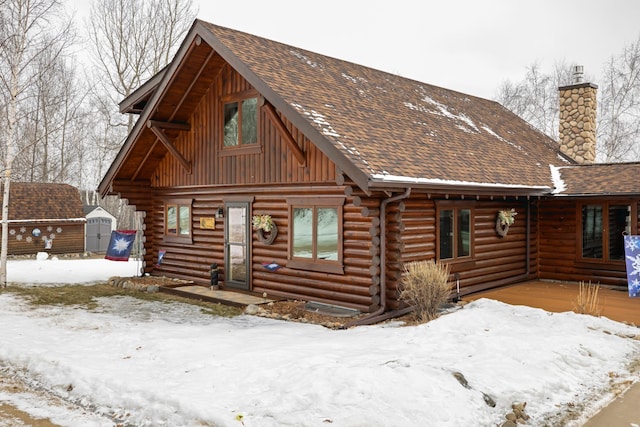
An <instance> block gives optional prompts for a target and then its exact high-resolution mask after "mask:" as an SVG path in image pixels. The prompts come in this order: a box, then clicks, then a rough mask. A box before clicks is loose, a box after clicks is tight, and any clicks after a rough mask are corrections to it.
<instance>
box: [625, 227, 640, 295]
mask: <svg viewBox="0 0 640 427" xmlns="http://www.w3.org/2000/svg"><path fill="white" fill-rule="evenodd" d="M624 255H625V256H624V259H625V262H626V264H627V282H628V284H629V296H630V297H640V236H624Z"/></svg>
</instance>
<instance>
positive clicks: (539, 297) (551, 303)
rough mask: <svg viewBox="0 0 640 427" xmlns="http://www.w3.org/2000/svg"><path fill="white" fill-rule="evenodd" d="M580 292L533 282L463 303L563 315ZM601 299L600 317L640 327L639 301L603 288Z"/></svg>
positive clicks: (475, 296) (566, 286) (472, 297)
mask: <svg viewBox="0 0 640 427" xmlns="http://www.w3.org/2000/svg"><path fill="white" fill-rule="evenodd" d="M578 288H579V285H578V283H568V282H544V281H530V282H524V283H520V284H517V285H512V286H505V287H502V288H498V289H492V290H489V291H483V292H478V293H475V294H472V295H466V296H464V297H463V298H462V299H463V300H465V301H474V300H477V299H480V298H490V299H494V300H498V301H502V302H504V303H507V304H512V305H526V306H529V307H536V308H542V309H544V310H547V311H552V312H558V313H561V312H564V311H574V307H575V303H576V299H577V297H578ZM598 299H599V303H600V304H599V308H600V315H601V316H603V317H607V318H609V319H611V320H616V321H618V322H625V323H628V324H633V325H635V326H640V298H630V297H629V294H628V293H627V292H625V291H621V290H614V289H609V288H607V287H604V286H600V289H599V291H598Z"/></svg>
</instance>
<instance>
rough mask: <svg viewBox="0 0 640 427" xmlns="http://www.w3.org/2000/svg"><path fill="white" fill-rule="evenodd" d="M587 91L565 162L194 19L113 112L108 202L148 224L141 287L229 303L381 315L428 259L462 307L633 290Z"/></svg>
mask: <svg viewBox="0 0 640 427" xmlns="http://www.w3.org/2000/svg"><path fill="white" fill-rule="evenodd" d="M595 89H596V87H595V86H594V85H591V84H588V83H577V84H575V85H572V86H569V87H567V88H563V92H562V93H563V94H564V93H566V95H562V96H563V97H566V98H563V99H566V101H563V103H564V104H565V106H566V108H568V109H572V108H574V107H575V108H574V109H575V110H576V112H575V113H574V112H573V111H571V112H569V113H567V114H568V115H567V118H566V119H565V120H564V121H563V124H561V127H562V128H563V129H565V128H566V129H568V130H567V135H569V133H568V132H574V134H573V135H574V136H567V140H566V141H564V139H563V141H564V142H563V148H562V149H561V147H560V145H559V144H558V142H556V141H553V140H551V139H550V138H548V137H547V136H545V135H544V134H542V133H540V132H538V131H536V130H535V129H533V127H531V126H530V125H529V124H528V123H526V122H525V121H523V120H521V119H520V118H519V117H517V116H516V115H515V114H513V113H511V112H510V111H508V110H506V109H505V108H503V107H502V106H501V105H499V104H498V103H496V102H493V101H489V100H485V99H481V98H477V97H473V96H470V95H465V94H463V93H459V92H455V91H453V90H448V89H443V88H440V87H435V86H431V85H428V84H425V83H421V82H417V81H414V80H410V79H406V78H403V77H400V76H397V75H393V74H388V73H384V72H381V71H377V70H374V69H371V68H367V67H364V66H361V65H356V64H353V63H349V62H346V61H342V60H338V59H334V58H330V57H327V56H323V55H319V54H316V53H313V52H309V51H305V50H303V49H299V48H296V47H292V46H288V45H285V44H281V43H277V42H274V41H270V40H267V39H264V38H261V37H257V36H253V35H250V34H246V33H242V32H238V31H234V30H231V29H227V28H222V27H219V26H216V25H213V24H209V23H207V22H203V21H199V20H197V21H195V23H194V24H193V26H192V28H191V30H190V32H189V33H188V35H187V37H186V38H185V40H184V42H183V44H182V46H181V47H180V49H179V51H178V52H177V54H176V56H175V58H174V60H173V62H171V64H169V66H168V67H166V68H165V69H164V70H163V71H162V72H161V73H160V74H158V75H157V76H155V77H153V78H152V79H151V80H150V81H149V82H148V83H146V84H145V85H144V86H142V87H141V88H140V89H139V90H137V91H136V92H134V93H133V94H132V95H131V96H129V97H128V98H127V99H125V100H124V101H123V102H122V103H121V104H120V109H121V111H122V112H123V113H131V114H139V115H140V117H139V119H138V121H137V123H136V125H135V127H134V128H133V130H132V132H131V134H130V135H129V136H128V138H127V140H126V141H125V144H124V145H123V147H122V149H121V151H120V152H119V154H118V156H117V157H116V159H115V160H114V162H113V164H112V165H111V167H110V169H109V170H108V172H107V173H106V175H105V177H104V179H103V181H102V182H101V184H100V187H99V191H100V193H101V195H102V196H105V195H107V194H119V195H120V196H121V197H123V198H126V199H128V201H129V203H130V204H132V205H135V206H136V208H137V210H138V211H142V212H143V213H144V215H145V220H144V221H145V224H144V225H145V227H144V228H145V230H144V241H145V251H146V253H145V255H144V262H145V266H144V269H145V271H146V272H148V273H150V274H152V275H166V276H171V277H176V278H184V279H190V280H193V281H195V283H197V284H201V285H204V286H208V285H209V284H210V277H211V274H212V271H214V270H215V272H216V274H218V276H219V279H220V285H221V286H222V288H223V289H226V290H237V291H242V292H254V293H258V294H263V293H266V294H268V295H270V296H274V297H285V298H296V299H302V300H307V301H315V302H321V303H326V304H332V305H337V306H341V307H348V308H353V309H357V310H360V311H363V312H372V313H374V314H381V313H383V312H385V311H390V310H394V309H398V308H401V306H402V304H401V302H400V301H398V288H399V285H400V281H401V276H402V272H403V267H404V264H405V263H407V262H411V261H417V260H437V261H440V262H446V263H449V264H450V265H451V278H452V280H453V281H454V283H455V285H456V288H459V290H460V294H461V295H464V294H467V293H470V292H474V291H479V290H483V289H488V288H492V287H497V286H501V285H507V284H511V283H517V282H519V281H523V280H528V279H534V278H544V279H557V280H583V279H584V280H592V281H597V282H601V283H609V284H615V285H623V284H624V283H625V280H624V277H623V276H624V262H623V259H622V256H621V253H622V252H621V251H622V247H621V246H620V239H619V237H620V236H621V233H622V232H623V231H624V232H633V233H635V232H636V230H637V226H638V216H637V205H638V195H639V194H640V184H638V183H637V182H636V181H635V180H634V179H633V177H634V176H637V174H638V172H640V165H637V164H619V165H589V164H581V163H580V161H582V162H585V161H591V160H592V158H591V157H589V154H585V153H584V150H587V151H589V150H595V146H590V145H589V144H590V143H591V140H590V139H588V138H585V135H583V134H582V132H583V131H585V132H588V131H591V132H593V133H595V128H594V127H590V125H586V126H585V124H586V123H587V122H588V120H590V119H589V117H590V116H589V114H590V113H591V110H589V109H593V111H595V105H587V106H585V105H584V103H585V90H586V91H587V92H589V91H591V90H594V91H595ZM589 94H591V92H589ZM581 97H582V98H581ZM574 104H575V105H574ZM585 111H586V115H585ZM580 112H582V113H580ZM581 117H582V118H581ZM565 122H566V123H565ZM585 127H586V128H588V129H585ZM575 135H577V136H575ZM585 140H586V142H585ZM576 144H579V145H580V150H578V149H577V148H575V145H576ZM589 152H591V151H589ZM594 152H595V151H594ZM565 153H566V154H565ZM576 153H578V154H576ZM571 156H573V157H571ZM261 226H262V229H256V228H259V227H261ZM160 254H162V258H161V259H160ZM213 264H215V265H213Z"/></svg>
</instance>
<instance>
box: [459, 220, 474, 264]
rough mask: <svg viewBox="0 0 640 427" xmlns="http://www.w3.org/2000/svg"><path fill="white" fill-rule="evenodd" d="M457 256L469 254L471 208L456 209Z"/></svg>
mask: <svg viewBox="0 0 640 427" xmlns="http://www.w3.org/2000/svg"><path fill="white" fill-rule="evenodd" d="M457 225H458V229H457V231H458V238H457V242H458V247H457V249H458V256H459V257H461V256H469V255H471V210H470V209H460V210H459V211H458V224H457Z"/></svg>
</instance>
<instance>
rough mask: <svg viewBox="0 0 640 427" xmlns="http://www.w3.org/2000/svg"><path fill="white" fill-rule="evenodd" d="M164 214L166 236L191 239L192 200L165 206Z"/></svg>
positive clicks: (170, 203) (174, 202) (173, 202)
mask: <svg viewBox="0 0 640 427" xmlns="http://www.w3.org/2000/svg"><path fill="white" fill-rule="evenodd" d="M164 213H165V230H164V234H165V236H167V237H175V238H182V239H184V238H189V239H190V238H191V200H180V201H171V202H168V203H166V204H165V211H164Z"/></svg>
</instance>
